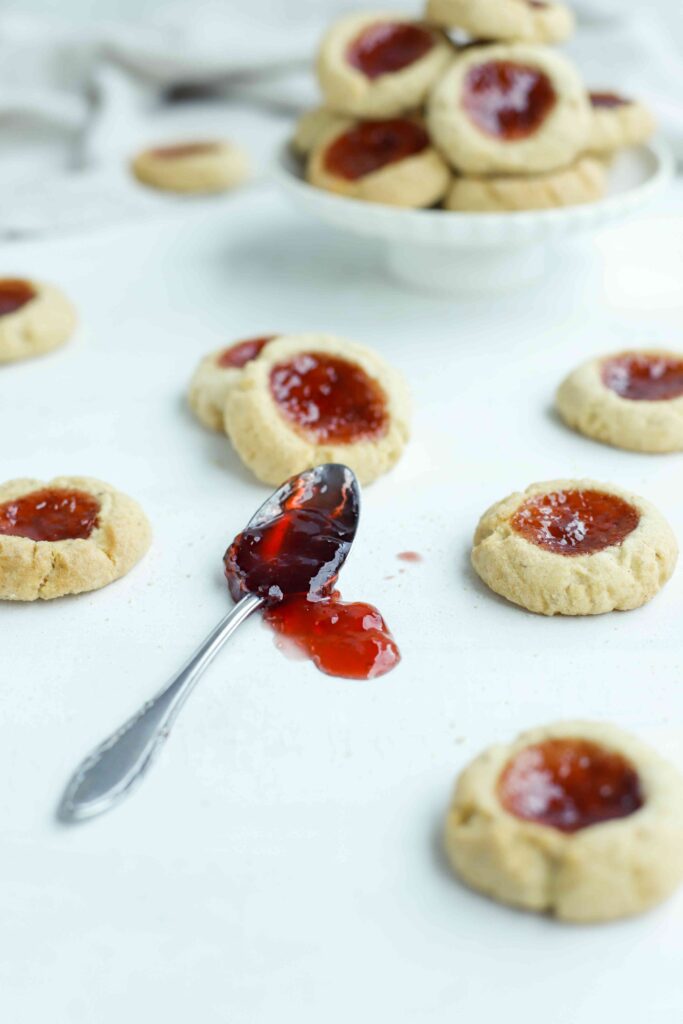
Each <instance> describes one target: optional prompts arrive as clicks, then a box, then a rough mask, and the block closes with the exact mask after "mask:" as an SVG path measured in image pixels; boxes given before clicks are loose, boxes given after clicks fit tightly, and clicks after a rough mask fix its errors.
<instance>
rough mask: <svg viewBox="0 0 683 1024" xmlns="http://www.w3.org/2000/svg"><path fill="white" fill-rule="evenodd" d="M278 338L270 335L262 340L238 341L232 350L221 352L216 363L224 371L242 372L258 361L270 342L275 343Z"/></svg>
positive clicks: (232, 346)
mask: <svg viewBox="0 0 683 1024" xmlns="http://www.w3.org/2000/svg"><path fill="white" fill-rule="evenodd" d="M276 337H277V335H276V334H268V335H265V336H264V337H262V338H247V339H246V340H245V341H238V342H237V344H236V345H231V346H230V348H226V349H225V350H224V351H223V352H221V354H220V355H219V357H218V359H217V360H216V363H217V365H218V366H220V367H221V368H222V369H235V370H241V369H242V367H243V366H246V365H247V363H250V362H251V361H252V359H256V356H257V355H259V354H260V353H261V352H262V351H263V349H264V348H265V347H266V345H267V344H268V342H269V341H273V339H274V338H276Z"/></svg>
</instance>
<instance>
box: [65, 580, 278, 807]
mask: <svg viewBox="0 0 683 1024" xmlns="http://www.w3.org/2000/svg"><path fill="white" fill-rule="evenodd" d="M262 603H263V601H262V599H261V598H260V597H256V596H254V595H252V594H249V595H248V596H247V597H243V598H242V600H241V601H240V602H239V603H238V604H236V605H235V607H234V608H233V609H232V611H231V612H229V613H228V614H227V615H226V616H225V618H223V619H221V621H220V622H219V623H218V625H217V626H216V628H215V629H214V630H212V632H211V633H209V635H208V636H207V638H206V639H205V640H204V642H203V643H202V644H200V646H199V647H198V648H197V650H196V651H195V652H194V654H193V655H192V657H191V658H190V660H189V661H188V662H187V663H186V664H185V665H184V666H183V668H181V670H180V672H179V673H178V674H177V675H176V676H174V677H173V679H171V681H170V682H169V683H168V684H167V685H166V686H165V687H164V689H163V690H162V691H161V692H160V693H158V694H157V695H156V697H152V699H151V700H148V701H147V703H146V704H145V705H144V706H143V707H142V708H141V710H140V711H138V713H137V714H136V715H134V716H133V717H132V718H130V719H129V720H128V721H127V722H126V723H125V724H124V725H122V726H121V728H120V729H117V731H116V732H115V733H113V735H112V736H110V737H109V738H108V739H106V740H105V741H104V742H103V743H101V744H100V745H99V747H96V749H95V750H93V752H92V753H91V754H89V755H88V757H86V759H85V761H83V763H82V764H81V765H80V767H79V768H78V769H77V771H76V773H75V774H74V776H73V777H72V779H71V781H70V782H69V785H68V786H67V788H66V791H65V793H64V796H63V798H62V802H61V804H60V806H59V810H58V812H57V813H58V817H59V818H60V819H61V820H62V821H68V822H72V821H82V820H83V819H85V818H94V817H95V816H96V815H98V814H102V812H103V811H108V810H109V809H110V808H111V807H114V806H115V805H116V804H117V803H119V801H120V800H122V799H123V797H125V796H127V795H128V793H130V792H131V790H132V789H133V788H134V787H135V785H136V784H137V783H138V782H139V781H140V780H141V779H142V777H143V775H144V774H145V772H146V771H147V769H148V768H149V766H150V765H151V764H152V762H153V760H154V758H155V757H156V755H157V754H158V752H159V750H160V749H161V746H162V743H163V741H164V740H165V739H166V737H167V736H168V734H169V732H170V730H171V726H172V725H173V722H174V721H175V718H176V715H177V714H178V712H179V711H180V709H181V707H182V706H183V704H184V703H185V701H186V700H187V698H188V697H189V695H190V693H191V692H192V690H193V689H194V687H195V685H196V683H197V681H198V680H199V677H200V676H201V675H202V673H203V672H204V670H205V669H206V668H207V667H208V666H209V665H210V664H211V662H212V661H213V659H214V658H215V657H216V655H217V654H218V652H219V651H220V649H221V647H222V646H223V644H224V643H225V641H226V640H227V639H228V637H229V636H231V635H232V634H233V633H234V632H235V630H236V629H237V627H238V626H240V625H241V624H242V623H243V622H244V620H245V619H246V618H248V617H249V615H251V613H252V612H253V611H255V610H256V609H257V608H258V607H260V605H261V604H262Z"/></svg>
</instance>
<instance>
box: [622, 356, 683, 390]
mask: <svg viewBox="0 0 683 1024" xmlns="http://www.w3.org/2000/svg"><path fill="white" fill-rule="evenodd" d="M602 380H603V383H604V385H605V387H607V388H609V389H610V390H611V391H615V392H616V393H617V394H618V395H620V396H621V398H627V399H629V400H630V401H632V402H663V401H670V400H671V399H672V398H680V397H681V395H683V359H676V358H673V357H672V356H659V355H654V354H651V355H648V354H647V353H643V354H637V353H633V354H629V353H624V355H621V356H615V357H614V358H613V359H607V360H605V362H604V363H603V364H602Z"/></svg>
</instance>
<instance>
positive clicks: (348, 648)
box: [264, 591, 401, 679]
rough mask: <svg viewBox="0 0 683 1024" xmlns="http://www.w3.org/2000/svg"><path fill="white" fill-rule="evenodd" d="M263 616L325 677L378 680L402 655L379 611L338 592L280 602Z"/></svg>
mask: <svg viewBox="0 0 683 1024" xmlns="http://www.w3.org/2000/svg"><path fill="white" fill-rule="evenodd" d="M264 618H265V620H266V622H267V623H268V624H269V625H270V626H272V628H273V629H274V630H275V632H276V633H279V634H280V635H281V636H283V637H285V638H286V641H288V642H289V643H291V644H292V645H293V646H294V647H295V648H297V649H298V650H301V651H304V652H305V653H306V654H307V655H308V657H309V658H310V659H311V661H312V662H313V663H314V665H316V667H317V668H319V669H320V671H321V672H325V673H327V675H331V676H343V677H344V678H345V679H375V678H377V677H378V676H382V675H384V673H385V672H389V671H391V669H392V668H394V667H395V666H396V665H397V664H398V662H399V661H400V659H401V656H400V654H399V651H398V647H397V646H396V641H395V640H394V638H393V636H392V635H391V633H390V631H389V629H388V627H387V624H386V622H385V621H384V619H383V618H382V616H381V614H380V613H379V612H378V611H377V609H376V608H374V607H373V606H372V605H371V604H365V603H364V602H361V601H356V602H353V603H349V602H347V601H342V600H341V598H340V595H339V594H338V592H336V591H335V592H333V593H332V594H330V596H329V597H324V598H322V599H321V600H319V601H302V600H296V599H295V600H291V599H290V600H285V601H282V602H281V603H280V604H277V605H274V606H273V607H272V608H268V609H266V612H265V615H264Z"/></svg>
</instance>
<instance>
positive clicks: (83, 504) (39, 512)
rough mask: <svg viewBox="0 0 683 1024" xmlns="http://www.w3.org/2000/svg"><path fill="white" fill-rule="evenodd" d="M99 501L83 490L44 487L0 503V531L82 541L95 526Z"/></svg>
mask: <svg viewBox="0 0 683 1024" xmlns="http://www.w3.org/2000/svg"><path fill="white" fill-rule="evenodd" d="M99 512H100V503H99V501H97V499H96V498H93V496H92V495H91V494H86V493H85V492H84V491H71V490H67V489H66V488H62V487H45V488H43V489H42V490H40V491H32V492H31V493H30V494H25V495H23V497H21V498H15V499H14V500H13V501H6V502H5V503H4V505H0V534H4V535H6V536H7V535H9V536H12V537H28V538H29V539H30V540H48V541H57V540H84V539H85V538H86V537H89V536H90V534H91V533H92V532H93V530H94V529H95V527H96V526H97V517H98V515H99Z"/></svg>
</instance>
